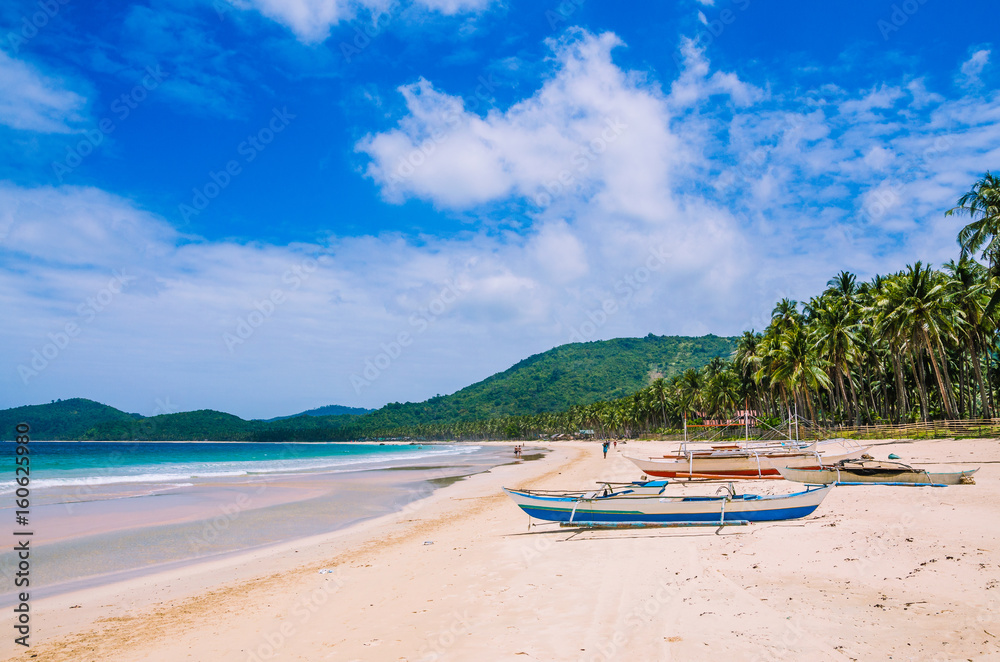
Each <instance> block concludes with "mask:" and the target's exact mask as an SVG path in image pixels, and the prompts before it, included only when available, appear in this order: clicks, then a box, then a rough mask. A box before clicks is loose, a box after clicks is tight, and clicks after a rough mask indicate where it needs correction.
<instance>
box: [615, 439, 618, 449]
mask: <svg viewBox="0 0 1000 662" xmlns="http://www.w3.org/2000/svg"><path fill="white" fill-rule="evenodd" d="M615 448H618V440H617V439H615Z"/></svg>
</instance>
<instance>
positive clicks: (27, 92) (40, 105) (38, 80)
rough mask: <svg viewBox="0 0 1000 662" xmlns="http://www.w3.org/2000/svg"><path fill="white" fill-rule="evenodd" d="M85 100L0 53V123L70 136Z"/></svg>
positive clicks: (59, 83)
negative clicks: (68, 134)
mask: <svg viewBox="0 0 1000 662" xmlns="http://www.w3.org/2000/svg"><path fill="white" fill-rule="evenodd" d="M85 104H86V99H85V98H84V97H82V96H81V95H79V94H77V93H76V92H73V91H72V90H68V89H66V88H65V85H64V84H63V82H62V81H59V80H56V79H54V78H51V77H49V76H46V75H45V74H43V73H42V72H40V71H39V70H38V69H36V68H35V67H33V66H31V65H30V64H28V63H27V62H24V61H23V60H17V59H14V58H12V57H11V56H9V55H7V54H6V53H4V52H3V51H2V50H0V123H3V124H6V125H7V126H9V127H12V128H14V129H21V130H25V131H37V132H39V133H70V132H72V131H73V128H72V125H75V124H78V123H79V122H81V121H82V120H83V119H84V117H83V114H82V112H83V108H84V106H85Z"/></svg>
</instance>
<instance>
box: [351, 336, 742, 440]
mask: <svg viewBox="0 0 1000 662" xmlns="http://www.w3.org/2000/svg"><path fill="white" fill-rule="evenodd" d="M734 348H735V339H733V338H720V337H718V336H712V335H708V336H703V337H700V338H690V337H684V336H654V335H648V336H646V337H645V338H616V339H614V340H597V341H593V342H587V343H572V344H569V345H561V346H559V347H556V348H554V349H550V350H549V351H547V352H542V353H541V354H535V355H534V356H530V357H528V358H526V359H524V360H523V361H521V362H519V363H517V364H516V365H514V366H513V367H511V368H510V369H508V370H505V371H503V372H500V373H497V374H495V375H493V376H492V377H488V378H486V379H484V380H483V381H481V382H478V383H476V384H473V385H471V386H467V387H465V388H464V389H462V390H461V391H458V392H456V393H453V394H452V395H447V396H439V397H436V398H431V399H430V400H427V401H425V402H416V403H410V402H408V403H405V404H400V403H391V404H388V405H386V406H385V407H382V408H381V409H379V410H377V411H374V412H372V413H370V414H366V415H365V416H363V417H361V418H360V419H358V420H356V421H354V423H355V424H366V425H372V424H374V425H376V426H377V427H384V426H393V425H417V424H426V423H446V422H454V421H470V420H481V419H486V418H492V417H495V416H520V415H525V414H540V413H544V412H556V411H565V410H567V409H569V408H570V407H573V406H574V405H589V404H591V403H594V402H597V401H599V400H612V399H615V398H620V397H623V396H626V395H630V394H632V393H635V392H636V391H638V390H639V389H641V388H643V387H644V386H648V385H649V383H650V381H652V379H653V378H654V377H656V376H662V377H666V378H670V377H672V376H674V375H677V374H680V373H682V372H684V371H685V370H687V369H688V368H700V367H702V366H703V365H705V364H706V363H708V362H709V361H710V360H711V359H712V358H713V357H716V356H721V357H728V356H729V354H730V353H732V351H733V349H734Z"/></svg>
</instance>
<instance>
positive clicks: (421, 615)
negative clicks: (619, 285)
mask: <svg viewBox="0 0 1000 662" xmlns="http://www.w3.org/2000/svg"><path fill="white" fill-rule="evenodd" d="M877 443H879V444H880V445H878V446H876V447H875V449H874V450H873V454H874V455H875V456H876V457H878V458H883V459H884V458H885V457H886V455H887V454H888V453H889V452H895V453H897V454H899V455H900V456H901V458H902V461H904V462H908V463H913V464H918V465H920V466H924V467H930V466H933V465H932V464H922V463H934V464H940V465H941V466H949V467H951V468H952V469H951V470H955V469H956V468H957V467H958V466H963V467H964V466H968V465H972V466H981V467H982V468H981V470H980V471H979V473H978V474H977V475H976V482H977V484H976V485H974V486H956V487H948V488H909V487H884V486H870V487H839V488H836V489H835V490H834V491H833V493H832V494H831V495H830V496H829V497H827V499H826V500H825V501H824V502H823V504H822V505H821V506H820V508H819V509H818V510H817V511H816V513H815V514H814V515H813V516H811V517H809V518H808V519H805V520H798V521H791V522H777V523H773V524H757V525H751V526H748V527H733V528H731V529H727V530H724V531H723V532H722V533H721V534H716V532H715V529H712V528H705V529H701V528H699V529H651V530H629V531H624V530H623V531H586V532H582V533H577V532H574V531H572V530H567V529H560V528H558V527H555V526H552V525H548V526H539V527H532V528H531V529H530V530H529V528H528V519H527V517H526V516H525V515H524V514H523V513H521V511H520V510H519V509H518V508H517V507H516V506H515V505H514V504H513V503H512V502H511V501H510V500H509V499H507V497H506V496H504V495H503V494H502V493H501V492H500V488H501V486H517V487H537V488H552V489H557V488H565V489H572V488H578V487H580V488H582V487H587V486H589V485H591V484H592V483H593V481H596V480H633V479H636V478H638V477H639V474H638V471H637V470H636V469H635V467H634V466H633V465H632V464H631V463H630V462H628V461H627V460H625V459H624V458H623V457H622V455H621V453H622V452H623V451H626V452H629V453H631V454H637V455H641V454H643V453H648V454H662V452H663V451H664V450H666V449H669V448H673V447H675V446H676V444H675V443H668V442H662V443H652V442H642V443H639V442H631V443H629V444H628V445H627V446H622V445H619V446H618V448H617V450H613V451H612V452H611V453H609V455H608V458H607V459H602V457H601V453H600V447H599V445H597V444H595V443H584V442H560V443H553V444H552V445H551V448H552V452H551V453H549V454H548V456H547V457H546V458H544V459H543V460H539V461H532V462H523V463H520V464H516V465H506V466H501V467H497V468H495V469H493V470H491V471H490V472H488V473H483V474H478V475H475V476H472V477H470V478H467V479H465V480H463V481H461V482H458V483H456V484H454V485H450V486H448V487H446V488H443V489H440V490H437V491H436V492H435V493H434V494H433V495H432V496H430V497H428V498H426V499H424V500H422V501H418V502H415V503H414V504H411V505H410V506H409V507H407V509H406V510H405V511H403V512H401V513H395V514H392V515H387V516H384V517H380V518H378V519H375V520H371V521H368V522H365V523H362V524H360V525H356V526H354V527H351V528H349V529H346V530H342V531H339V532H336V533H332V534H328V535H324V536H319V537H315V538H309V539H303V540H297V541H294V542H291V543H286V544H283V545H280V546H278V547H274V548H269V549H267V550H264V551H258V552H254V553H249V554H245V555H242V556H239V557H235V558H234V557H230V558H225V559H219V560H215V561H210V562H205V563H201V564H198V565H193V566H187V567H184V568H182V569H179V570H173V571H171V572H168V573H160V574H156V575H149V576H145V577H141V578H137V579H132V580H129V581H125V582H121V583H117V584H109V585H104V586H100V587H95V588H89V589H86V590H82V591H78V592H75V593H69V594H63V595H59V596H56V597H52V598H47V599H40V600H36V601H34V602H33V603H32V627H33V630H32V635H31V641H32V644H33V645H32V646H31V648H30V649H27V650H24V649H23V648H21V647H19V646H16V645H15V644H14V643H13V637H14V635H13V634H8V636H7V637H6V638H5V639H4V640H3V641H2V642H0V646H2V649H0V654H2V657H3V659H24V660H29V659H30V660H37V661H43V660H44V661H49V660H51V661H56V660H67V661H70V660H72V661H74V662H89V661H95V662H97V661H104V660H109V661H110V660H114V661H117V660H121V661H123V662H124V661H127V662H135V661H138V660H149V661H158V660H163V661H170V662H176V661H178V660H210V661H212V662H228V661H233V662H237V661H238V662H244V661H247V660H310V661H315V660H344V661H347V660H390V661H401V660H407V661H411V662H412V661H418V660H613V659H636V660H671V659H673V660H697V659H725V660H727V661H728V660H852V659H853V660H884V659H889V658H890V657H891V658H892V659H899V660H937V659H948V660H951V659H955V660H967V659H972V660H980V659H1000V638H998V637H1000V554H998V552H1000V530H998V528H997V526H996V522H997V516H998V514H1000V505H998V504H1000V483H998V480H997V479H998V477H1000V468H998V463H1000V442H997V441H996V440H971V441H970V440H961V441H954V440H937V441H919V442H896V443H892V444H887V443H886V442H877ZM881 444H885V445H881ZM510 446H511V447H512V446H513V445H512V444H511V445H510ZM527 452H530V445H529V448H528V451H527ZM974 460H975V461H974ZM716 487H717V486H715V485H712V486H707V485H702V486H691V487H681V486H675V487H674V488H672V489H679V490H687V491H690V492H695V491H698V490H704V491H708V492H713V491H714V490H715V489H716ZM795 488H796V486H795V485H794V484H791V483H785V482H784V481H764V482H756V483H755V482H747V481H744V482H742V483H740V484H739V489H741V491H787V492H791V491H794V490H795ZM321 571H324V572H321Z"/></svg>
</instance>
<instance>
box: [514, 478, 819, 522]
mask: <svg viewBox="0 0 1000 662" xmlns="http://www.w3.org/2000/svg"><path fill="white" fill-rule="evenodd" d="M649 482H656V483H664V482H665V481H649ZM653 489H655V488H651V487H647V486H646V485H643V487H641V488H640V491H638V492H637V491H634V490H633V491H628V490H627V489H622V490H619V491H612V492H608V493H605V492H604V491H602V490H595V491H590V492H551V491H541V490H511V489H507V488H504V492H506V493H507V496H509V497H510V498H511V499H513V500H514V503H516V504H517V505H518V506H519V507H520V508H521V510H523V511H524V512H526V513H527V514H528V515H529V516H531V517H534V518H537V519H542V520H547V521H550V522H559V523H561V524H563V525H566V526H594V527H600V526H604V527H619V526H720V525H721V526H725V525H735V524H748V523H750V522H774V521H778V520H789V519H799V518H801V517H807V516H809V515H811V514H812V513H813V511H815V510H816V508H818V507H819V504H820V503H821V502H822V501H823V499H824V498H825V497H826V495H827V494H829V493H830V489H831V486H830V485H821V486H812V485H810V486H808V487H807V488H806V489H805V490H804V491H802V492H795V493H794V494H775V495H760V494H736V492H735V490H734V489H733V487H732V485H728V486H726V487H725V488H724V489H725V493H724V494H715V495H710V496H684V495H676V496H674V495H666V494H664V491H665V489H664V487H659V489H658V490H657V491H656V493H652V494H651V493H650V492H651V491H652V490H653Z"/></svg>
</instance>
